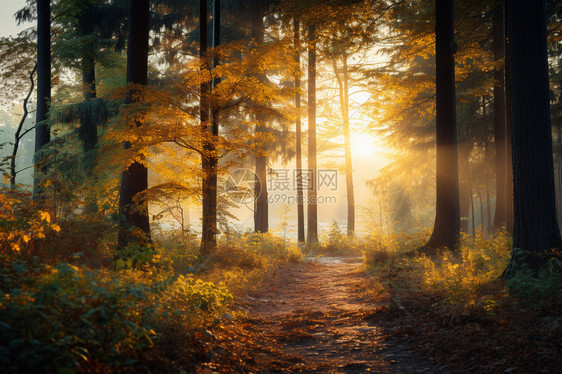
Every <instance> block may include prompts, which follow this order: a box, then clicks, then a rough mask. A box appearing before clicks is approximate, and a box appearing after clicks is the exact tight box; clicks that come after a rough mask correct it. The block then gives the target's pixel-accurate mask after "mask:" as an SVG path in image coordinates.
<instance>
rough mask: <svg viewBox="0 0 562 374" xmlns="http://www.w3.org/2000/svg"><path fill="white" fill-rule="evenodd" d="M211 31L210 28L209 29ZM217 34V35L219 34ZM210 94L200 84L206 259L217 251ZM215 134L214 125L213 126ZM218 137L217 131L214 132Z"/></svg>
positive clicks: (202, 23) (203, 31)
mask: <svg viewBox="0 0 562 374" xmlns="http://www.w3.org/2000/svg"><path fill="white" fill-rule="evenodd" d="M207 18H208V15H207V1H206V0H205V1H203V0H201V1H200V2H199V57H200V59H201V71H202V72H203V71H205V70H210V66H209V61H208V56H207V37H208V33H207ZM213 30H214V28H213ZM219 32H220V31H219ZM210 91H211V87H210V83H209V82H203V83H201V102H200V119H201V133H202V135H203V137H204V140H203V154H202V159H201V167H202V169H203V180H202V181H201V191H202V223H201V224H202V227H201V248H200V252H201V254H203V255H209V254H211V253H213V252H214V251H215V250H216V249H217V206H216V201H217V197H216V196H217V177H216V173H217V166H218V165H217V164H218V162H217V159H216V150H215V145H214V139H213V130H214V126H213V123H212V122H211V123H210V121H209V120H210V119H211V120H214V119H216V118H215V115H216V114H215V113H212V116H211V118H209V110H210V106H209V94H210ZM217 130H218V123H217ZM217 135H218V131H217Z"/></svg>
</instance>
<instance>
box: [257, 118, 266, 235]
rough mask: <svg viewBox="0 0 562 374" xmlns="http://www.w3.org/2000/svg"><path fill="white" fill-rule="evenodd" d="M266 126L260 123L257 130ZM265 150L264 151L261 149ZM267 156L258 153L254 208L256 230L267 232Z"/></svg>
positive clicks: (261, 130)
mask: <svg viewBox="0 0 562 374" xmlns="http://www.w3.org/2000/svg"><path fill="white" fill-rule="evenodd" d="M264 130H265V128H263V127H261V126H259V125H258V127H257V128H256V132H258V133H260V132H263V131H264ZM260 152H263V151H260ZM266 181H267V156H266V155H265V154H264V153H258V154H257V155H256V184H255V186H256V187H255V188H256V200H255V209H254V229H255V232H261V233H265V232H267V231H268V229H269V220H268V217H269V205H268V201H267V198H268V194H267V184H266Z"/></svg>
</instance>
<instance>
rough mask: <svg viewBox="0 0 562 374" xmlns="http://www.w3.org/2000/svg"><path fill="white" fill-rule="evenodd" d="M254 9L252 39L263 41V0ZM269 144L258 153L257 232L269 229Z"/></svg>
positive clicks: (261, 119)
mask: <svg viewBox="0 0 562 374" xmlns="http://www.w3.org/2000/svg"><path fill="white" fill-rule="evenodd" d="M253 6H254V9H253V11H252V19H251V23H252V40H253V41H254V43H256V44H257V43H262V42H263V40H264V35H265V30H264V24H263V17H264V11H265V9H264V5H263V3H262V1H254V4H253ZM257 79H258V80H259V81H260V82H262V83H264V82H265V80H266V78H265V77H264V76H263V74H259V75H258V77H257ZM256 122H257V125H256V134H258V135H259V134H265V133H266V132H267V124H266V119H265V116H264V114H263V113H260V111H259V110H258V111H257V113H256ZM266 151H267V145H266V144H264V143H263V142H262V143H261V144H260V145H259V149H258V150H257V153H256V165H255V172H256V173H255V174H256V183H255V191H256V199H255V204H254V230H255V232H260V233H265V232H267V231H268V230H269V202H268V191H267V163H268V159H267V153H266Z"/></svg>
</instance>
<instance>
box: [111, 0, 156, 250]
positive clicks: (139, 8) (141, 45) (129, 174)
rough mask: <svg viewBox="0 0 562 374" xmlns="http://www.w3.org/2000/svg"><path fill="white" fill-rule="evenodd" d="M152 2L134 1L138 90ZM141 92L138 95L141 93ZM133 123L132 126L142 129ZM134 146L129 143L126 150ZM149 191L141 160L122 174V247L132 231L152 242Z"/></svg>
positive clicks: (132, 51) (132, 72)
mask: <svg viewBox="0 0 562 374" xmlns="http://www.w3.org/2000/svg"><path fill="white" fill-rule="evenodd" d="M149 15H150V0H138V1H135V2H134V3H133V2H131V4H130V6H129V44H128V46H127V82H128V83H129V84H132V85H135V87H134V88H133V91H134V90H139V87H142V86H146V84H147V74H148V33H149ZM137 93H138V92H137ZM135 96H136V95H135V92H132V93H131V94H130V95H129V99H128V102H129V103H131V102H133V101H134V100H135ZM141 125H142V124H140V123H133V124H130V126H141ZM130 146H131V144H130V143H128V142H126V143H125V148H130ZM147 188H148V169H147V167H146V165H144V164H142V163H141V162H139V161H133V163H132V164H131V165H129V166H128V167H127V169H126V170H125V171H123V173H122V175H121V187H120V189H119V214H120V215H121V216H122V217H124V218H125V222H124V223H122V227H121V230H120V231H119V238H118V245H119V247H124V246H126V245H127V244H128V243H129V242H132V241H135V240H136V238H135V237H134V236H133V235H131V232H130V230H131V229H132V228H133V227H135V228H137V229H139V230H141V232H142V234H143V235H144V238H142V240H141V241H142V242H146V241H150V221H149V217H148V204H147V202H146V201H145V200H144V199H143V196H142V194H143V193H144V192H145V191H146V190H147Z"/></svg>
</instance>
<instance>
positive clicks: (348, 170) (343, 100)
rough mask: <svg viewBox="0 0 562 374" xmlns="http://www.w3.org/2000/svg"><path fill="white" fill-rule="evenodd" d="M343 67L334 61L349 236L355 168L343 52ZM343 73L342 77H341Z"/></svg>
mask: <svg viewBox="0 0 562 374" xmlns="http://www.w3.org/2000/svg"><path fill="white" fill-rule="evenodd" d="M341 59H342V67H341V69H338V67H337V62H336V59H334V60H333V68H334V74H335V75H336V80H337V81H338V89H339V96H340V107H341V113H342V121H343V136H344V149H345V185H346V192H347V235H348V236H353V235H354V232H355V194H354V191H353V166H352V163H351V136H350V133H349V120H350V118H349V71H348V68H347V52H346V50H345V47H343V51H341ZM340 73H341V76H340Z"/></svg>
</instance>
